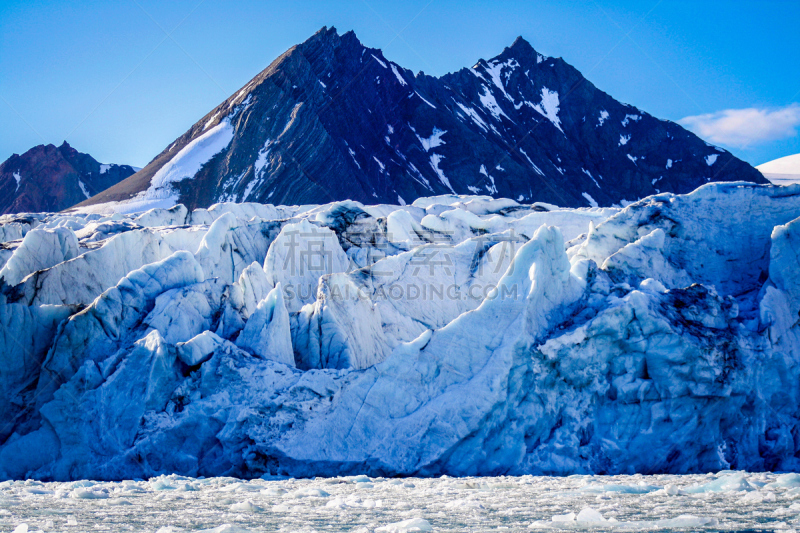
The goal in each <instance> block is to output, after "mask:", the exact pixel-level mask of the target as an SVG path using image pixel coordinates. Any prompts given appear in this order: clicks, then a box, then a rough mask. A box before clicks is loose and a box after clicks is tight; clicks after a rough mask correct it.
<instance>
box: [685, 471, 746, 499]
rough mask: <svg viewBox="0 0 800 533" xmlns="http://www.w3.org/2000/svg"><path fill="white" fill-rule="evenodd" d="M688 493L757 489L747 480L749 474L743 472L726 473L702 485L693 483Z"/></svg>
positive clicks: (687, 490)
mask: <svg viewBox="0 0 800 533" xmlns="http://www.w3.org/2000/svg"><path fill="white" fill-rule="evenodd" d="M685 490H686V492H687V493H688V494H702V493H704V492H741V491H751V490H756V488H755V487H754V486H753V485H752V484H750V483H749V482H748V481H747V476H746V475H745V474H744V473H742V472H739V473H735V474H725V475H722V476H720V477H719V478H717V479H715V480H714V481H709V482H708V483H703V484H702V485H693V486H691V487H688V488H686V489H685Z"/></svg>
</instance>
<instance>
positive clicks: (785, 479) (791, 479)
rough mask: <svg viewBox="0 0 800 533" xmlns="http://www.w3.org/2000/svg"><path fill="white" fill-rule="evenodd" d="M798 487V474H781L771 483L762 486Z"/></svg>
mask: <svg viewBox="0 0 800 533" xmlns="http://www.w3.org/2000/svg"><path fill="white" fill-rule="evenodd" d="M795 487H800V474H794V473H792V474H782V475H780V476H778V478H777V479H776V480H775V481H773V482H772V483H768V484H767V485H765V486H764V489H777V488H787V489H788V488H795Z"/></svg>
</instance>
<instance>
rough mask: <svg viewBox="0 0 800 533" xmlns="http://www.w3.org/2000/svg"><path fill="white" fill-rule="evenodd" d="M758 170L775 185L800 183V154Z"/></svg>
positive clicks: (775, 161)
mask: <svg viewBox="0 0 800 533" xmlns="http://www.w3.org/2000/svg"><path fill="white" fill-rule="evenodd" d="M756 168H757V169H758V170H759V171H760V172H761V173H762V174H763V175H764V177H765V178H767V179H768V180H769V181H771V182H772V183H774V184H775V185H793V184H795V183H800V154H794V155H787V156H786V157H781V158H780V159H775V160H774V161H769V162H768V163H764V164H762V165H758V166H757V167H756Z"/></svg>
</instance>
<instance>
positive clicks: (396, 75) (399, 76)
mask: <svg viewBox="0 0 800 533" xmlns="http://www.w3.org/2000/svg"><path fill="white" fill-rule="evenodd" d="M392 72H394V75H395V77H396V78H397V81H398V82H400V85H408V83H406V80H404V79H403V76H401V75H400V72H399V71H398V70H397V67H396V66H395V64H394V63H392Z"/></svg>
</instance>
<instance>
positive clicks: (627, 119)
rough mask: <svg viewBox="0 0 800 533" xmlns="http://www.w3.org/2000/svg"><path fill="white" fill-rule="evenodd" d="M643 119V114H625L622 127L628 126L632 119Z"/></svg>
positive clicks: (636, 120) (635, 120)
mask: <svg viewBox="0 0 800 533" xmlns="http://www.w3.org/2000/svg"><path fill="white" fill-rule="evenodd" d="M641 119H642V117H641V115H625V118H624V119H623V120H622V127H623V128H624V127H626V126H627V125H628V124H630V121H631V120H632V121H634V122H638V121H640V120H641Z"/></svg>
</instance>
